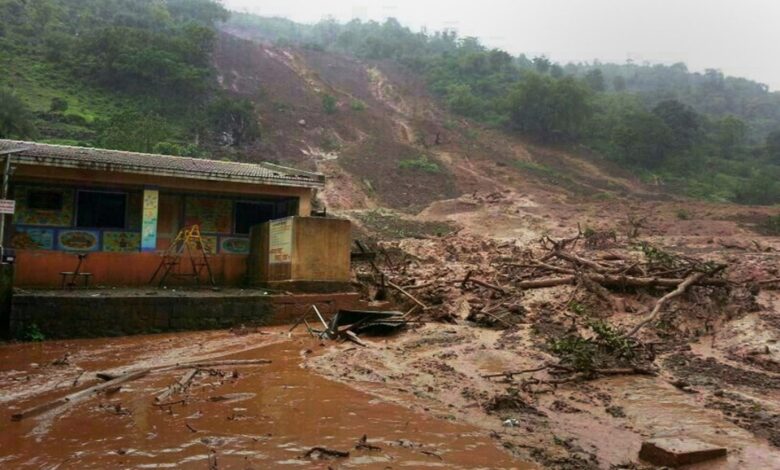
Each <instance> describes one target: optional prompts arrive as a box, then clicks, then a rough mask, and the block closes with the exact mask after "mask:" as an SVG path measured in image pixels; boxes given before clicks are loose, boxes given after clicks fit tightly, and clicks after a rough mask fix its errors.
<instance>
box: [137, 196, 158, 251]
mask: <svg viewBox="0 0 780 470" xmlns="http://www.w3.org/2000/svg"><path fill="white" fill-rule="evenodd" d="M159 206H160V192H159V191H157V190H156V189H145V190H144V200H143V224H142V227H141V247H142V248H143V249H144V251H154V250H155V249H156V248H157V219H158V217H157V216H158V212H159V210H158V209H159Z"/></svg>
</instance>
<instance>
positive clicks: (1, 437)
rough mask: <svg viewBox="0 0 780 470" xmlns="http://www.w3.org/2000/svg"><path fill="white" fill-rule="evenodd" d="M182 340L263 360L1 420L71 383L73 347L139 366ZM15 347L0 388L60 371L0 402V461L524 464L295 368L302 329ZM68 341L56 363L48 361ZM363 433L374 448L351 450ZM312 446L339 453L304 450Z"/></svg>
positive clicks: (182, 348)
mask: <svg viewBox="0 0 780 470" xmlns="http://www.w3.org/2000/svg"><path fill="white" fill-rule="evenodd" d="M165 339H173V340H174V341H171V342H168V341H165ZM172 342H175V343H177V345H176V346H173V345H172V344H171V343H172ZM187 344H196V345H197V344H200V348H199V349H201V351H202V353H204V356H207V357H219V359H226V358H229V359H256V358H269V359H271V360H272V361H273V362H272V363H271V364H268V365H258V366H247V367H225V368H219V369H216V370H208V371H203V372H201V373H199V374H198V375H197V376H196V378H195V379H194V380H193V382H192V385H191V387H190V388H189V390H188V392H186V393H185V394H183V395H174V396H172V397H170V399H169V401H168V402H166V403H175V404H170V405H164V406H158V405H159V403H158V404H157V405H155V403H154V396H155V395H157V393H158V392H159V391H160V390H163V389H165V387H167V386H168V385H170V384H171V383H173V382H175V381H176V380H178V379H179V377H180V375H181V374H180V373H181V372H183V371H178V372H167V373H159V374H150V375H149V376H147V377H145V378H143V379H140V380H137V381H134V382H130V383H128V384H126V385H125V386H123V387H122V389H120V390H119V391H118V392H116V393H113V394H109V395H100V396H97V397H95V398H93V399H91V400H86V401H84V402H81V403H78V404H76V405H74V406H72V407H70V408H66V409H64V410H56V411H54V412H50V413H48V414H47V415H43V416H41V417H39V418H30V419H27V420H24V421H22V422H11V421H10V415H11V414H12V413H13V412H16V411H18V410H19V409H23V408H26V407H28V406H31V405H35V404H38V403H42V402H44V401H46V400H47V399H51V398H54V397H59V396H62V395H64V394H66V393H70V392H72V391H73V390H76V389H77V388H72V387H71V386H70V384H71V383H72V380H73V377H74V373H78V372H76V368H77V367H81V366H86V365H87V364H88V361H86V360H84V361H82V359H80V358H86V357H93V356H92V355H91V354H85V355H83V356H80V355H78V354H76V352H77V351H82V352H84V353H87V352H89V351H102V352H103V354H104V355H106V356H109V354H105V350H106V348H107V347H108V346H109V345H111V349H112V350H113V353H112V354H110V357H109V359H108V360H107V361H106V363H111V364H105V363H104V364H92V366H94V365H98V367H94V368H93V367H91V366H90V367H89V368H88V373H87V374H88V375H92V374H93V373H94V372H95V371H96V370H105V369H103V366H108V367H110V366H118V365H122V366H126V365H130V364H142V363H148V362H149V361H148V357H150V356H153V355H154V354H155V353H157V354H158V355H167V356H168V357H169V358H170V357H172V356H173V354H174V353H173V351H175V350H178V351H179V353H186V354H190V353H191V351H189V350H188V346H187ZM27 346H29V345H24V346H22V347H21V348H18V349H14V348H16V346H4V347H3V348H2V349H0V354H2V355H3V358H4V360H5V362H4V369H5V370H4V371H3V372H2V382H1V383H2V387H3V390H4V391H5V390H11V389H13V388H17V387H23V386H24V385H22V384H23V383H30V384H33V383H42V382H43V381H44V380H46V378H45V377H46V376H47V375H52V374H53V375H57V376H59V377H60V379H59V380H65V379H66V380H67V386H61V387H60V388H59V389H58V390H56V391H54V392H50V393H44V394H42V395H38V394H30V395H27V396H25V398H21V399H19V400H8V401H7V403H6V406H5V407H4V410H3V411H2V415H0V419H1V420H2V423H3V425H2V433H1V434H0V465H1V466H2V467H4V468H209V463H208V462H209V461H211V462H213V461H214V460H216V462H217V465H218V468H241V469H246V468H288V467H291V468H329V467H330V468H354V467H358V468H382V469H384V468H400V467H404V468H427V467H439V468H441V467H446V468H521V469H522V468H532V467H531V466H529V465H528V464H525V463H523V461H521V460H518V459H515V458H513V457H512V456H511V455H510V454H508V453H506V452H504V451H502V450H501V449H500V448H499V447H497V446H496V444H495V442H493V440H492V439H490V437H489V436H488V435H487V433H486V432H485V431H484V430H481V429H479V428H476V427H474V426H469V425H466V424H462V423H456V422H452V421H450V420H445V419H439V418H436V417H433V416H430V415H428V414H424V413H419V412H416V411H414V410H410V409H407V408H404V407H400V406H398V405H395V404H392V403H389V402H388V401H386V400H382V399H377V398H375V397H373V396H371V395H369V394H366V393H363V392H359V391H356V390H354V389H352V388H350V387H347V386H345V385H342V384H339V383H336V382H333V381H331V380H327V379H325V378H322V377H320V376H318V375H317V374H315V373H313V372H312V371H310V370H307V369H304V368H302V367H300V364H301V361H302V358H303V357H305V356H307V355H309V354H312V351H319V350H321V349H322V348H323V346H321V345H320V344H319V343H318V342H314V341H313V340H311V339H309V338H308V337H307V338H297V337H293V338H291V339H288V338H287V337H286V335H285V334H283V333H281V332H278V331H277V332H274V333H273V334H270V335H268V334H265V335H263V334H249V335H246V336H241V337H239V338H236V337H234V336H233V335H231V334H230V333H227V332H225V333H185V334H180V335H168V336H167V337H156V336H147V337H137V338H124V339H119V340H89V341H72V342H69V343H61V342H56V343H48V344H46V345H45V348H46V349H47V353H46V354H45V355H39V356H38V358H37V359H38V360H39V361H41V362H40V363H39V364H38V366H37V367H35V368H31V367H30V364H29V360H28V357H29V354H25V352H27V353H29V352H30V351H29V350H28V351H25V349H29V348H27ZM68 350H70V351H71V352H72V354H71V355H70V356H69V358H68V362H69V364H68V365H66V366H53V365H51V362H49V361H53V360H55V359H53V358H61V357H63V354H64V353H65V351H68ZM209 352H210V353H209ZM314 354H316V352H315V353H314ZM44 356H45V357H44ZM145 357H146V358H145ZM184 358H185V356H184V355H181V356H180V357H179V359H178V360H183V359H184ZM166 360H167V359H166ZM174 362H175V361H174ZM163 363H165V361H163ZM87 374H84V375H87ZM13 378H15V379H16V380H13ZM14 383H15V385H14ZM180 400H184V402H180V403H176V402H179V401H180ZM363 435H366V436H367V437H368V443H369V444H370V445H371V446H374V447H377V448H374V447H371V448H362V449H356V448H355V447H356V444H357V443H358V441H359V439H360V438H361V436H363ZM315 446H320V447H325V448H328V449H335V450H339V451H345V452H349V453H350V456H349V457H347V458H336V459H334V460H329V459H327V458H326V457H323V456H321V455H320V457H323V458H324V459H325V460H317V457H318V454H317V453H315V454H314V455H313V456H311V457H310V458H304V457H303V455H304V454H305V453H306V452H307V451H308V450H309V449H310V448H312V447H315ZM210 459H211V460H210Z"/></svg>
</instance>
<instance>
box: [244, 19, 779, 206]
mask: <svg viewBox="0 0 780 470" xmlns="http://www.w3.org/2000/svg"><path fill="white" fill-rule="evenodd" d="M229 24H230V26H231V27H234V28H239V29H242V31H243V32H244V33H245V34H249V35H254V37H255V38H256V39H262V40H268V41H275V42H277V43H279V44H282V45H284V44H297V45H299V46H302V47H308V48H312V49H321V50H332V51H337V52H343V53H348V54H351V55H354V56H357V57H360V58H363V59H367V60H375V61H382V60H392V61H395V62H398V63H401V64H403V65H405V66H407V67H409V68H411V69H412V70H414V71H416V72H418V73H420V74H422V75H423V76H424V77H425V78H426V80H427V82H428V85H429V87H430V89H431V90H432V91H433V92H434V93H435V94H436V95H437V96H438V97H439V98H440V99H441V101H442V102H443V103H444V104H445V105H446V106H447V107H449V109H450V110H452V111H453V112H455V113H458V114H460V115H462V116H465V117H468V118H471V119H475V120H478V121H480V122H483V123H485V124H487V125H489V126H493V127H498V128H503V129H506V130H508V131H510V132H516V133H519V134H522V135H525V136H527V137H529V138H532V139H536V140H539V141H542V142H545V143H549V144H563V145H571V144H578V145H585V146H587V147H590V148H591V149H593V150H596V151H598V153H600V154H601V155H603V156H604V157H605V158H608V159H610V160H613V161H615V162H618V163H620V164H622V165H624V166H627V167H629V168H632V169H634V170H635V171H636V172H637V173H638V174H640V175H641V176H643V177H646V178H648V179H651V180H653V181H663V182H664V183H665V184H667V185H670V186H672V187H674V188H676V189H678V190H680V191H684V192H687V193H689V194H690V195H693V196H696V197H704V198H711V199H716V200H732V201H736V202H742V203H756V204H772V203H778V202H780V93H777V92H769V90H768V88H767V87H766V86H765V85H762V84H760V83H756V82H753V81H750V80H747V79H743V78H734V77H724V76H723V74H722V73H720V72H719V71H717V70H707V71H705V72H704V73H691V72H689V71H688V69H687V67H686V66H685V65H684V64H674V65H671V66H664V65H650V64H642V65H637V64H633V63H630V62H629V63H626V64H622V65H619V64H601V63H598V62H596V63H590V64H588V63H586V64H565V65H561V64H556V63H553V62H552V61H551V60H549V59H548V58H547V57H534V58H528V57H526V56H524V55H521V56H518V57H513V56H511V55H510V54H508V53H506V52H505V51H502V50H498V49H490V48H486V47H484V46H483V45H482V44H480V42H479V41H478V40H476V39H475V38H470V37H464V38H462V37H459V36H458V35H457V34H456V33H455V32H452V31H443V32H434V33H431V34H428V33H426V32H424V31H420V32H414V31H412V30H410V29H409V28H407V27H404V26H403V25H401V24H400V23H399V22H398V21H396V20H394V19H388V20H387V21H385V22H383V23H378V22H373V21H369V22H362V21H359V20H353V21H350V22H348V23H345V24H341V23H338V22H336V21H333V20H325V21H322V22H320V23H317V24H314V25H301V24H297V23H294V22H292V21H289V20H286V19H282V18H263V17H258V16H254V15H249V14H233V15H232V16H231V18H230V20H229Z"/></svg>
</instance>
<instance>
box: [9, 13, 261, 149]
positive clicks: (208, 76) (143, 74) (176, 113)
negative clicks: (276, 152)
mask: <svg viewBox="0 0 780 470" xmlns="http://www.w3.org/2000/svg"><path fill="white" fill-rule="evenodd" d="M0 17H2V18H3V22H2V24H0V69H2V70H3V72H4V73H3V74H2V75H0V100H1V101H2V103H3V106H2V107H0V135H2V136H12V137H33V138H43V139H46V140H48V141H54V142H60V143H69V144H80V145H99V146H105V147H111V148H120V149H125V150H138V151H159V152H165V153H172V154H192V155H197V154H199V153H200V152H201V149H200V148H199V145H198V143H201V145H203V144H206V143H208V142H209V141H224V140H227V141H229V142H230V143H235V142H236V141H240V140H241V139H242V138H246V137H251V136H252V135H253V134H254V133H255V132H256V124H255V119H254V116H253V114H252V110H251V104H249V103H245V102H240V101H235V100H232V99H231V98H230V97H229V96H227V95H224V94H223V93H221V92H220V91H219V88H218V86H217V84H216V80H215V72H214V70H213V66H212V63H211V53H212V50H213V47H214V41H215V38H216V30H215V24H216V23H217V22H220V21H224V20H225V19H227V17H228V12H227V11H226V10H225V9H224V8H223V7H222V6H221V5H220V4H218V3H216V2H214V1H211V0H167V1H165V2H158V1H153V0H83V1H77V2H76V1H69V0H37V1H24V0H0ZM236 118H237V119H238V120H239V121H240V120H241V118H245V120H246V121H247V122H248V124H247V125H246V126H243V127H238V126H236V125H235V123H234V122H233V121H235V120H236Z"/></svg>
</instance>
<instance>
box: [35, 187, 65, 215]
mask: <svg viewBox="0 0 780 470" xmlns="http://www.w3.org/2000/svg"><path fill="white" fill-rule="evenodd" d="M27 207H28V208H30V209H33V210H36V211H61V210H62V191H44V190H37V189H32V190H29V191H27Z"/></svg>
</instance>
